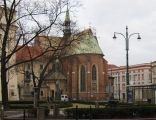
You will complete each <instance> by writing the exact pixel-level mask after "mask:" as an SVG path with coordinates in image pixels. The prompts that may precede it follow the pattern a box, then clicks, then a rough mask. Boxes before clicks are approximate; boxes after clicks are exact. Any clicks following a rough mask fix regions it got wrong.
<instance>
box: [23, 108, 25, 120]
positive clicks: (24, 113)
mask: <svg viewBox="0 0 156 120" xmlns="http://www.w3.org/2000/svg"><path fill="white" fill-rule="evenodd" d="M23 120H25V108H24V111H23Z"/></svg>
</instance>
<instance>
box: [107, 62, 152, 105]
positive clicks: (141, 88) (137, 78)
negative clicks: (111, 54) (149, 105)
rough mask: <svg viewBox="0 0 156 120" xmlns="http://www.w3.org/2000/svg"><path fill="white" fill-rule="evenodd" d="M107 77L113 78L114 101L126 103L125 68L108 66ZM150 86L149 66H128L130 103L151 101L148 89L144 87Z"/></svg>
mask: <svg viewBox="0 0 156 120" xmlns="http://www.w3.org/2000/svg"><path fill="white" fill-rule="evenodd" d="M108 73H109V76H112V77H114V85H113V86H114V88H113V89H114V93H113V94H114V99H119V100H120V101H122V102H126V99H127V95H126V87H127V84H126V66H120V67H119V66H115V65H109V69H108ZM151 85H152V74H151V64H150V63H144V64H137V65H131V66H129V85H128V87H129V88H130V90H131V92H132V94H133V96H132V98H131V99H132V101H133V102H134V101H145V100H148V99H151V97H152V95H151V94H150V93H151V92H150V89H147V88H145V86H146V87H147V86H151Z"/></svg>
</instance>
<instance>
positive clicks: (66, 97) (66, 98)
mask: <svg viewBox="0 0 156 120" xmlns="http://www.w3.org/2000/svg"><path fill="white" fill-rule="evenodd" d="M61 101H66V102H67V101H69V99H68V95H61Z"/></svg>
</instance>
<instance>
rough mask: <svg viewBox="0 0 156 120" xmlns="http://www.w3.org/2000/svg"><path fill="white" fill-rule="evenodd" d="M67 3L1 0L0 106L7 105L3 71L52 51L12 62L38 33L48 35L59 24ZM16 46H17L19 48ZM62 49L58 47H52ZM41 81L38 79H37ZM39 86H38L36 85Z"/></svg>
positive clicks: (47, 49)
mask: <svg viewBox="0 0 156 120" xmlns="http://www.w3.org/2000/svg"><path fill="white" fill-rule="evenodd" d="M67 2H68V1H67V0H51V1H50V0H49V1H48V0H47V1H42V0H41V1H40V2H38V1H34V2H28V1H26V0H3V5H2V6H1V13H0V18H1V23H0V31H1V45H0V47H1V56H0V58H1V59H0V62H1V88H2V104H3V106H4V108H7V106H8V88H7V85H8V82H9V81H8V80H7V79H8V78H7V72H8V71H10V70H11V69H14V68H15V66H17V65H19V64H22V63H25V62H30V61H33V60H35V59H37V58H39V57H40V56H42V55H44V54H45V53H47V52H49V51H51V50H52V46H50V47H47V48H46V49H44V50H43V51H42V52H41V54H38V55H36V56H33V57H30V59H27V60H23V61H19V62H15V54H16V52H18V51H19V50H21V49H22V48H24V47H26V46H29V45H30V44H31V43H33V41H34V39H35V38H36V37H37V36H39V35H40V34H42V33H46V34H49V33H50V32H51V30H52V29H53V28H56V26H57V25H58V24H59V21H60V20H59V16H60V15H61V14H62V13H64V7H65V6H66V5H67ZM19 45H20V47H19ZM54 48H55V50H56V49H62V48H60V47H59V48H56V47H54ZM41 78H42V77H41ZM40 84H41V83H40ZM40 84H39V86H41V85H40Z"/></svg>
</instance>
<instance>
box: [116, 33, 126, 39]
mask: <svg viewBox="0 0 156 120" xmlns="http://www.w3.org/2000/svg"><path fill="white" fill-rule="evenodd" d="M114 34H119V35H122V36H123V37H124V38H125V39H126V37H125V35H124V34H122V33H119V32H114Z"/></svg>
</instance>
